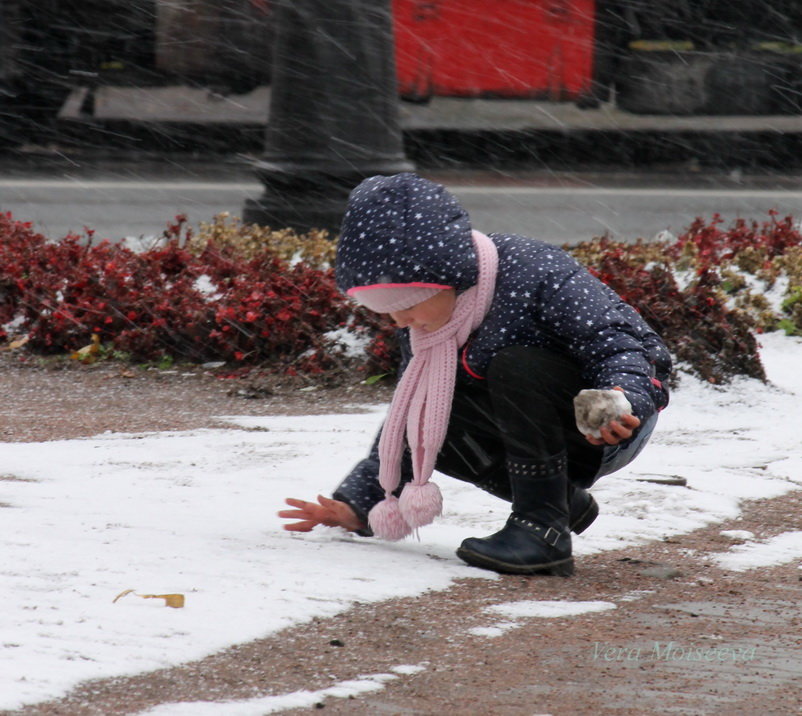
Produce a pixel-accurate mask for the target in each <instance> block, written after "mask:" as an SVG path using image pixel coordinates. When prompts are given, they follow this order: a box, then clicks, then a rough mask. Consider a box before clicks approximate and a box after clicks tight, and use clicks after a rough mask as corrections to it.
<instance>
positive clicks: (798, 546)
mask: <svg viewBox="0 0 802 716" xmlns="http://www.w3.org/2000/svg"><path fill="white" fill-rule="evenodd" d="M711 559H712V560H713V561H714V562H715V563H716V564H718V566H719V567H721V568H722V569H729V570H732V571H734V572H744V571H746V570H748V569H758V568H759V567H771V566H775V565H778V564H787V563H788V562H794V561H796V560H798V559H802V531H797V532H784V533H783V534H780V535H777V536H776V537H772V538H771V539H768V540H766V541H765V542H747V543H745V544H739V545H735V546H734V547H730V549H729V551H727V552H722V553H719V554H716V555H712V556H711Z"/></svg>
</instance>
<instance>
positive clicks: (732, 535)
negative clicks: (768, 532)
mask: <svg viewBox="0 0 802 716" xmlns="http://www.w3.org/2000/svg"><path fill="white" fill-rule="evenodd" d="M719 534H720V535H721V536H722V537H728V538H729V539H735V540H738V539H754V538H755V535H754V533H752V532H750V531H749V530H721V532H719Z"/></svg>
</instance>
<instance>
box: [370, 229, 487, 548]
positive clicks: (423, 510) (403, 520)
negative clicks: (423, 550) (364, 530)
mask: <svg viewBox="0 0 802 716" xmlns="http://www.w3.org/2000/svg"><path fill="white" fill-rule="evenodd" d="M472 237H473V243H474V247H475V249H476V255H477V259H478V267H479V278H478V280H477V282H476V285H475V286H471V288H469V289H468V290H466V291H465V292H463V293H462V294H460V295H459V296H457V301H456V305H455V307H454V312H453V313H452V315H451V318H450V320H449V321H448V323H446V325H444V326H443V327H442V328H439V329H438V330H436V331H432V332H426V331H424V330H421V329H419V328H410V339H411V345H412V354H413V355H412V359H411V360H410V362H409V365H408V366H407V369H406V370H405V371H404V375H403V376H402V377H401V380H400V381H399V383H398V386H397V387H396V389H395V393H394V394H393V400H392V403H391V404H390V411H389V413H388V414H387V419H386V420H385V423H384V428H383V429H382V434H381V438H380V440H379V461H380V466H379V484H381V486H382V487H383V488H384V493H385V498H384V500H382V501H381V502H379V503H378V504H377V505H376V506H375V507H374V508H373V509H372V510H371V511H370V513H369V514H368V523H369V524H370V527H371V529H372V530H373V533H374V534H375V535H376V536H377V537H381V538H382V539H387V540H399V539H403V538H404V537H406V536H407V535H409V534H410V533H412V532H413V531H414V530H416V529H417V528H418V527H422V526H423V525H428V524H429V523H430V522H432V520H434V518H435V517H437V516H438V515H439V514H441V513H442V511H443V497H442V495H441V494H440V489H439V488H438V487H437V485H435V484H434V483H433V482H429V478H430V477H431V475H432V471H433V470H434V463H435V460H436V459H437V453H438V452H439V451H440V448H441V447H442V445H443V441H444V440H445V437H446V430H447V429H448V420H449V417H450V416H451V403H452V400H453V398H454V383H455V381H456V375H457V358H458V355H459V348H460V347H461V346H462V345H464V344H465V342H466V341H467V340H468V336H470V334H471V333H472V332H473V331H475V330H476V329H477V328H478V327H479V325H480V324H481V323H482V321H483V320H484V317H485V315H487V312H488V310H489V309H490V304H491V303H492V301H493V294H494V291H495V286H496V272H497V270H498V253H497V251H496V247H495V245H494V244H493V242H492V241H491V240H490V239H489V238H488V237H487V236H485V235H484V234H482V233H480V232H478V231H473V232H472ZM405 431H406V436H407V441H408V442H409V447H410V450H411V452H412V474H413V479H412V482H410V483H408V484H407V485H406V486H405V487H404V489H403V491H402V492H401V496H400V498H396V497H395V496H393V494H392V493H393V491H394V490H395V489H396V488H397V487H398V485H399V483H400V482H401V456H402V454H403V452H404V433H405Z"/></svg>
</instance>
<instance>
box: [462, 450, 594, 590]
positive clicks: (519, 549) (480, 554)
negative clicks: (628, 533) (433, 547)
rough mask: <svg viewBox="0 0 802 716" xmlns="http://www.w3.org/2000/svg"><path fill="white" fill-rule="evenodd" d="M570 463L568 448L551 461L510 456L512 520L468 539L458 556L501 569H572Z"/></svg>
mask: <svg viewBox="0 0 802 716" xmlns="http://www.w3.org/2000/svg"><path fill="white" fill-rule="evenodd" d="M566 467H567V461H566V457H565V453H561V454H560V455H557V456H555V457H552V458H550V459H548V460H520V459H511V460H509V461H508V462H507V470H508V473H509V476H510V485H511V487H512V514H511V515H510V516H509V519H508V520H507V524H506V525H505V526H504V528H503V529H502V530H500V531H499V532H496V533H495V534H493V535H490V536H489V537H470V538H468V539H466V540H464V541H463V543H462V544H461V545H460V547H459V549H458V550H457V556H458V557H460V558H461V559H463V560H465V561H466V562H467V563H468V564H471V565H473V566H475V567H483V568H485V569H492V570H494V571H496V572H506V573H510V574H539V573H544V574H556V575H560V576H566V577H567V576H570V575H571V574H573V573H574V560H573V558H572V557H571V532H570V530H569V526H568V484H567V483H568V480H567V477H566ZM594 504H595V501H594ZM590 521H591V522H592V520H590ZM587 524H590V522H587ZM587 524H586V525H585V526H587Z"/></svg>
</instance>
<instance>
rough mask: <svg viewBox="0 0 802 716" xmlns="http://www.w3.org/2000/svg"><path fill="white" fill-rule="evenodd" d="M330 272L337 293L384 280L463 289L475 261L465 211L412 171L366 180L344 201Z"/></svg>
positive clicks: (384, 282) (473, 277)
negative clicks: (335, 256) (334, 265)
mask: <svg viewBox="0 0 802 716" xmlns="http://www.w3.org/2000/svg"><path fill="white" fill-rule="evenodd" d="M336 277H337V285H338V287H339V288H340V290H341V291H342V292H343V293H345V292H347V291H348V290H349V289H353V288H355V287H358V286H359V287H362V286H378V285H387V284H415V285H418V286H420V285H428V286H438V287H439V286H450V287H453V288H455V289H457V290H458V291H462V290H464V289H466V288H469V287H471V286H473V285H474V284H475V283H476V280H477V261H476V254H475V252H474V248H473V241H472V239H471V223H470V219H469V217H468V214H467V213H466V211H465V210H464V209H463V208H462V207H461V206H460V204H459V202H458V201H457V200H456V199H455V198H454V197H453V196H452V195H451V194H449V193H448V191H446V189H445V188H444V187H442V186H441V185H439V184H435V183H434V182H431V181H428V180H427V179H423V178H421V177H419V176H416V175H415V174H409V173H404V174H396V175H395V176H389V177H388V176H374V177H371V178H369V179H366V180H365V181H363V182H362V183H361V184H360V185H359V186H358V187H356V189H354V190H353V191H352V192H351V196H350V198H349V200H348V208H347V210H346V212H345V216H344V218H343V223H342V228H341V233H340V240H339V243H338V246H337V260H336Z"/></svg>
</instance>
